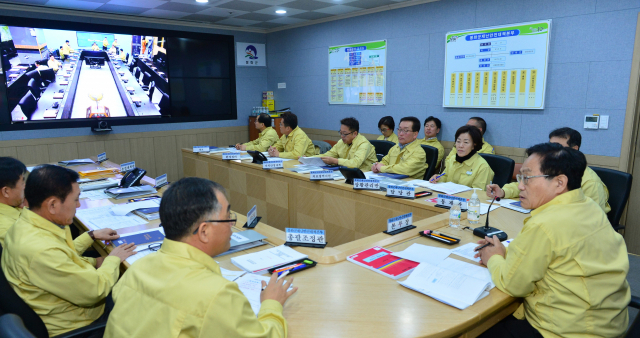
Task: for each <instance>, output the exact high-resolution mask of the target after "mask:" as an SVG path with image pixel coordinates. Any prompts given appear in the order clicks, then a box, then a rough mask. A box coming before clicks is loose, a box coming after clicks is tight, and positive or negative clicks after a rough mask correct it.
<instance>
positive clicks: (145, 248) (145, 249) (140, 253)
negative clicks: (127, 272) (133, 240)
mask: <svg viewBox="0 0 640 338" xmlns="http://www.w3.org/2000/svg"><path fill="white" fill-rule="evenodd" d="M159 229H160V232H162V234H163V235H164V228H163V227H159ZM157 230H158V228H153V229H147V230H141V231H136V232H130V233H128V234H127V235H137V234H143V233H145V232H151V231H157ZM160 243H162V241H158V242H152V243H145V244H143V245H139V246H137V247H136V250H135V251H137V253H136V254H135V255H133V256H129V257H128V258H127V259H126V261H127V263H129V264H133V263H134V262H135V261H137V260H139V259H140V258H142V257H144V256H146V255H148V254H151V253H154V252H156V251H157V250H151V249H149V246H151V245H154V244H160Z"/></svg>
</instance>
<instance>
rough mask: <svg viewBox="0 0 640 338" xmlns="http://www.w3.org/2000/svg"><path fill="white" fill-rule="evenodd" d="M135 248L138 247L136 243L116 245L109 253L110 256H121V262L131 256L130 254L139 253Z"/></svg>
mask: <svg viewBox="0 0 640 338" xmlns="http://www.w3.org/2000/svg"><path fill="white" fill-rule="evenodd" d="M135 249H136V245H135V244H134V243H131V244H122V245H120V246H118V247H116V248H115V249H113V250H111V253H110V254H109V256H116V257H118V258H120V262H123V261H124V260H125V259H127V258H129V257H130V256H133V255H135V254H137V252H136V251H134V250H135Z"/></svg>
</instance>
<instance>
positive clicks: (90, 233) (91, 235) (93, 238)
mask: <svg viewBox="0 0 640 338" xmlns="http://www.w3.org/2000/svg"><path fill="white" fill-rule="evenodd" d="M87 233H88V234H89V237H91V239H92V240H94V241H95V240H96V237H95V236H93V230H91V231H89V232H87Z"/></svg>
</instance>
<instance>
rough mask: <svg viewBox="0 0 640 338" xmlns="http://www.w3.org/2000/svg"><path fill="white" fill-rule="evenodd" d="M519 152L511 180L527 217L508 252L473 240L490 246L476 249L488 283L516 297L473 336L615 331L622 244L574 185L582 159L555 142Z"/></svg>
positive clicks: (618, 329)
mask: <svg viewBox="0 0 640 338" xmlns="http://www.w3.org/2000/svg"><path fill="white" fill-rule="evenodd" d="M527 156H528V157H527V159H526V160H525V161H524V163H523V164H522V168H521V170H520V174H519V175H518V176H517V177H518V182H519V183H518V190H519V195H520V202H521V205H522V207H523V208H527V209H532V211H531V216H530V217H529V218H527V219H525V220H524V226H523V227H522V230H521V231H520V233H519V234H518V236H517V237H516V238H515V239H514V240H513V241H512V242H511V244H509V250H508V251H507V250H506V248H505V247H504V245H502V243H500V240H498V238H497V237H496V236H493V238H489V237H486V238H485V239H483V240H481V241H479V242H478V243H479V244H482V245H484V244H486V243H490V244H491V245H490V246H487V247H485V248H483V249H481V250H480V251H479V252H478V254H476V257H480V259H481V261H482V264H484V265H486V266H487V267H488V268H489V272H490V273H491V279H492V281H493V283H494V284H495V285H496V287H497V288H498V289H500V290H501V291H503V292H505V293H507V294H508V295H510V296H512V297H522V298H524V302H523V304H522V305H521V306H520V308H519V309H518V310H516V312H515V313H514V314H513V316H508V317H507V318H505V319H504V320H503V321H501V322H499V323H498V324H496V325H495V326H494V327H492V328H490V329H489V330H487V331H486V332H484V333H483V334H482V335H481V336H480V337H491V338H494V337H521V338H527V337H543V336H544V337H578V336H580V337H587V336H588V337H619V336H621V335H622V334H623V333H624V332H625V330H626V329H627V325H628V322H629V316H628V311H627V304H629V300H630V299H631V291H630V289H629V284H628V283H627V280H626V277H627V272H628V271H629V258H628V256H627V247H626V245H625V242H624V239H623V238H622V236H620V234H618V233H617V232H616V231H615V230H613V228H612V227H611V224H610V223H609V221H608V219H607V216H606V214H605V213H604V212H603V210H602V209H601V208H599V207H598V204H596V202H594V201H593V200H592V199H591V198H587V197H586V196H585V194H584V193H583V192H582V189H580V182H581V180H582V175H583V174H584V171H585V169H586V167H587V160H586V158H585V157H584V155H583V154H582V153H581V152H579V151H577V150H575V149H572V148H568V147H563V146H562V145H560V144H555V143H542V144H538V145H535V146H533V147H531V148H529V149H527Z"/></svg>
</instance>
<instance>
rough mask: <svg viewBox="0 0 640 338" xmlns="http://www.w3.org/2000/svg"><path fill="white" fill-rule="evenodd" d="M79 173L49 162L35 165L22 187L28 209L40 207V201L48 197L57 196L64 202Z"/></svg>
mask: <svg viewBox="0 0 640 338" xmlns="http://www.w3.org/2000/svg"><path fill="white" fill-rule="evenodd" d="M79 178H80V175H78V173H77V172H75V171H73V170H71V169H67V168H63V167H58V166H56V165H51V164H43V165H40V166H37V167H35V168H34V169H33V170H32V171H31V174H29V177H27V183H26V185H25V187H24V197H25V198H26V199H27V202H29V209H40V207H41V206H42V202H44V201H45V200H46V199H47V198H49V197H57V198H58V199H59V200H60V201H61V202H63V203H64V201H65V199H66V198H67V196H69V194H70V193H71V191H72V190H73V183H76V182H77V181H78V179H79Z"/></svg>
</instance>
